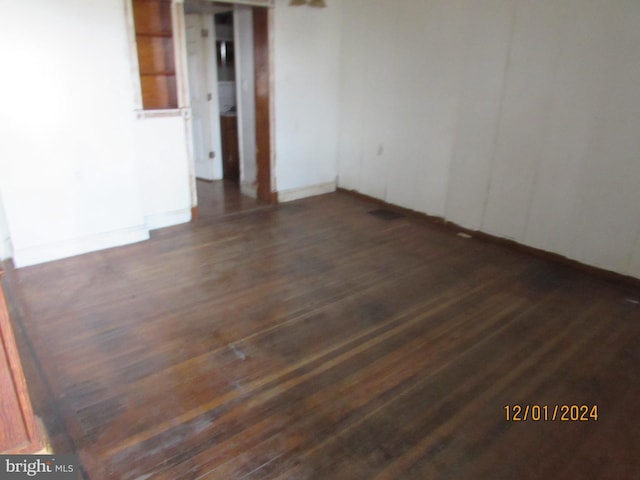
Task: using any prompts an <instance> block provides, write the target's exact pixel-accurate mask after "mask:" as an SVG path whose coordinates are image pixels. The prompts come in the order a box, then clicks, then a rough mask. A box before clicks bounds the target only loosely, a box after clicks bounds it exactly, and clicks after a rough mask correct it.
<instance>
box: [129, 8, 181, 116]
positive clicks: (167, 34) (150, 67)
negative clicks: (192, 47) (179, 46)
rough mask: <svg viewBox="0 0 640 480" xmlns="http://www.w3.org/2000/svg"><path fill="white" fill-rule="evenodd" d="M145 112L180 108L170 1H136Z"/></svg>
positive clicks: (139, 59)
mask: <svg viewBox="0 0 640 480" xmlns="http://www.w3.org/2000/svg"><path fill="white" fill-rule="evenodd" d="M133 18H134V24H135V30H136V44H137V48H138V63H139V66H140V85H141V87H142V105H143V107H144V109H145V110H157V109H163V108H178V95H177V86H176V67H175V60H174V51H173V29H172V25H171V0H133Z"/></svg>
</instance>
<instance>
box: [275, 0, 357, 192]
mask: <svg viewBox="0 0 640 480" xmlns="http://www.w3.org/2000/svg"><path fill="white" fill-rule="evenodd" d="M349 1H351V0H349ZM342 3H343V2H342V1H341V0H331V1H329V2H328V4H329V6H328V7H327V8H323V9H321V8H311V7H306V6H304V7H289V6H288V4H289V0H277V1H276V8H275V10H274V11H273V14H274V24H273V33H274V48H275V58H274V59H273V65H274V70H275V72H274V75H275V77H274V88H275V145H274V148H275V151H276V160H275V174H276V185H275V187H276V189H277V190H278V191H279V192H283V193H285V194H286V192H287V191H291V190H298V189H307V188H309V189H311V190H313V187H314V186H316V187H317V186H319V185H326V184H331V185H333V184H334V183H335V177H336V173H337V166H336V153H337V143H338V141H337V139H338V113H337V112H338V107H339V93H338V92H339V86H340V74H339V58H340V44H341V41H340V38H341V26H340V23H341V9H342ZM344 3H347V4H348V3H349V2H344ZM311 190H310V191H311Z"/></svg>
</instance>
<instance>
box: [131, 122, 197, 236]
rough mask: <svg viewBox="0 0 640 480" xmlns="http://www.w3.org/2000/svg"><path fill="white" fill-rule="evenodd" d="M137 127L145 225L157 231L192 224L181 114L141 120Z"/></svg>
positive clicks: (137, 154)
mask: <svg viewBox="0 0 640 480" xmlns="http://www.w3.org/2000/svg"><path fill="white" fill-rule="evenodd" d="M134 127H135V128H134V138H135V149H136V158H137V160H138V168H139V170H138V174H139V185H140V193H141V202H142V210H143V212H144V218H145V225H146V226H147V228H148V229H150V230H154V229H157V228H162V227H168V226H170V225H176V224H179V223H184V222H188V221H189V220H190V219H191V205H190V193H191V192H190V189H189V181H188V179H189V169H188V163H187V159H186V151H187V142H186V134H185V129H184V119H183V118H182V116H181V115H180V114H179V112H178V114H177V115H173V116H161V117H156V118H154V117H149V118H141V119H138V120H137V121H136V122H135V126H134Z"/></svg>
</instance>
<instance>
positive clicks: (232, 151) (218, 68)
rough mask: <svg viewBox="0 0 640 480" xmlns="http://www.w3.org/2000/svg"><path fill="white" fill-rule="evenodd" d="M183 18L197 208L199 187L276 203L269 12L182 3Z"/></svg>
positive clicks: (198, 0)
mask: <svg viewBox="0 0 640 480" xmlns="http://www.w3.org/2000/svg"><path fill="white" fill-rule="evenodd" d="M184 13H185V37H186V38H185V39H186V46H187V68H188V79H189V90H190V101H191V109H192V122H191V124H192V133H193V156H194V166H195V175H196V178H198V179H199V180H200V181H198V182H196V183H197V188H198V197H199V200H198V204H200V203H201V202H200V197H202V199H203V200H204V199H205V198H210V195H206V194H205V195H201V190H202V189H203V188H207V187H206V185H207V183H206V182H223V184H224V189H227V190H229V189H232V188H237V189H238V190H239V191H240V192H241V193H242V194H244V195H247V196H249V197H253V198H255V199H259V200H261V201H266V202H269V203H275V200H276V196H275V195H274V194H272V192H271V114H270V101H271V99H270V84H269V78H270V75H269V68H270V66H269V22H268V9H267V8H266V7H251V6H247V5H233V4H230V3H219V2H211V1H205V0H187V1H185V3H184ZM215 188H216V189H218V190H220V186H216V187H215ZM205 193H207V192H205ZM223 197H224V198H227V197H228V195H225V196H223Z"/></svg>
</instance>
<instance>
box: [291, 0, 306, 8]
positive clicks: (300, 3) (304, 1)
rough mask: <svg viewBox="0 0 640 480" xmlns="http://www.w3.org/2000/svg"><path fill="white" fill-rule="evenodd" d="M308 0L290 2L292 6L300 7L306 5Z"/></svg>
mask: <svg viewBox="0 0 640 480" xmlns="http://www.w3.org/2000/svg"><path fill="white" fill-rule="evenodd" d="M306 4H307V0H291V1H290V2H289V6H290V7H299V6H300V5H306Z"/></svg>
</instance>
